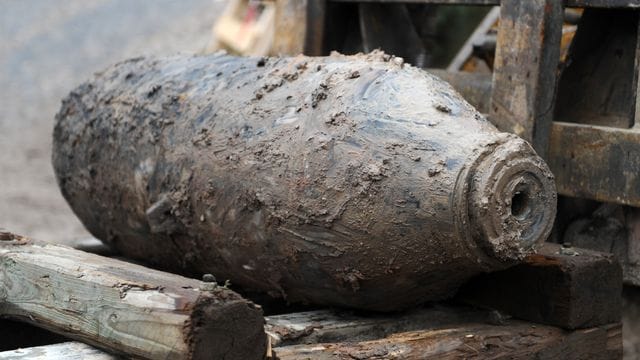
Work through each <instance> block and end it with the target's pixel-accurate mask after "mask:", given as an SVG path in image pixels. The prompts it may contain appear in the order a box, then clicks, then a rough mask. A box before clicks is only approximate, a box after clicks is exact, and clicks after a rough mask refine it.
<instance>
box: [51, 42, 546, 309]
mask: <svg viewBox="0 0 640 360" xmlns="http://www.w3.org/2000/svg"><path fill="white" fill-rule="evenodd" d="M53 162H54V168H55V171H56V174H57V177H58V182H59V185H60V187H61V189H62V192H63V194H64V196H65V198H66V199H67V201H68V202H69V204H70V205H71V207H72V208H73V209H74V211H75V213H76V214H77V215H78V216H79V217H80V219H81V220H82V221H83V223H84V224H85V226H86V227H87V229H89V231H91V232H92V233H93V234H94V235H95V236H96V237H98V238H100V239H102V240H104V241H106V242H107V243H109V244H111V245H113V246H114V247H115V248H117V249H118V250H119V251H121V252H122V253H123V254H124V255H126V256H130V257H133V258H137V259H143V260H145V261H148V262H151V263H152V264H155V265H157V266H160V267H163V268H168V269H170V270H172V271H179V272H182V273H188V274H198V273H205V272H211V273H213V274H215V275H216V276H217V277H218V278H221V279H230V280H231V281H232V282H233V283H234V284H237V285H240V286H242V287H243V288H245V289H247V290H258V291H264V292H268V293H270V294H271V295H273V296H281V297H284V298H286V299H287V300H288V301H291V302H299V301H302V302H311V303H317V304H330V305H342V306H349V307H357V308H365V309H373V310H396V309H401V308H405V307H408V306H411V305H415V304H418V303H421V302H424V301H429V300H436V299H441V298H444V297H447V296H450V295H451V294H452V293H453V292H454V291H455V290H456V289H457V287H458V286H459V285H460V284H461V283H463V282H464V281H465V280H466V279H468V278H469V277H471V276H473V275H475V274H478V273H480V272H484V271H491V270H497V269H502V268H505V267H507V266H509V265H512V264H513V263H515V262H517V261H519V260H521V259H522V258H523V257H524V256H525V255H526V254H528V253H530V252H532V251H534V249H535V246H536V245H537V244H539V243H541V242H543V241H544V240H545V239H546V237H547V236H548V234H549V232H550V231H551V226H552V223H553V218H554V215H555V202H556V191H555V186H554V183H553V177H552V175H551V173H550V171H549V169H548V168H547V166H546V164H544V162H543V161H542V160H541V159H540V158H539V157H538V156H537V155H536V154H535V152H534V151H533V150H532V149H531V147H530V146H529V145H528V144H527V143H526V142H524V141H523V140H521V139H519V138H517V137H515V136H513V135H508V134H504V133H500V132H498V131H497V130H496V129H495V128H494V127H493V126H492V125H491V124H490V123H489V122H488V121H487V120H486V119H485V118H484V117H483V116H482V115H480V114H479V113H478V112H477V111H476V110H475V109H473V108H472V107H471V106H470V105H469V104H467V103H466V102H465V101H464V100H463V99H462V98H461V97H460V96H459V95H457V94H456V93H455V92H454V91H453V89H452V88H451V87H450V86H449V85H448V84H446V83H444V82H442V81H441V80H439V79H437V78H435V77H433V76H431V75H429V74H427V73H425V72H424V71H422V70H419V69H416V68H413V67H411V66H408V65H405V64H403V63H402V61H401V59H399V58H394V57H390V56H388V55H385V54H382V53H374V54H371V55H367V56H363V55H357V56H341V55H335V54H334V55H332V56H330V57H323V58H311V57H303V56H299V57H295V58H237V57H232V56H227V55H220V54H218V55H210V56H174V57H168V58H150V59H144V58H138V59H132V60H128V61H125V62H122V63H119V64H117V65H115V66H113V67H111V68H109V69H107V70H105V71H104V72H102V73H100V74H97V75H96V76H95V78H93V79H92V80H90V81H89V82H87V83H85V84H83V85H81V86H80V87H78V88H77V89H76V90H74V91H73V92H72V93H71V94H70V95H69V96H68V97H67V98H66V99H65V100H64V102H63V105H62V108H61V110H60V113H59V114H58V115H57V117H56V126H55V130H54V156H53Z"/></svg>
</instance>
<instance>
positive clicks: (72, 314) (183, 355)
mask: <svg viewBox="0 0 640 360" xmlns="http://www.w3.org/2000/svg"><path fill="white" fill-rule="evenodd" d="M2 239H4V240H2V241H0V284H1V286H0V314H1V316H3V317H9V318H13V319H17V320H21V321H25V322H29V323H32V324H34V325H37V326H39V327H42V328H45V329H48V330H50V331H53V332H56V333H60V334H64V335H66V336H68V337H70V338H72V339H77V340H81V341H83V342H86V343H88V344H91V345H94V346H96V347H99V348H102V349H106V350H108V351H112V352H117V353H123V354H127V355H128V356H135V357H143V358H148V359H199V358H209V357H211V356H220V357H224V356H228V357H235V358H246V359H253V358H255V359H258V358H262V357H263V356H264V354H265V352H266V335H265V334H264V330H263V321H264V319H263V317H262V312H261V310H260V309H259V308H258V307H256V306H255V305H253V304H252V303H250V302H249V301H246V300H244V299H243V298H242V297H240V296H239V295H237V294H236V293H234V292H232V291H230V290H228V289H226V288H223V287H220V286H214V285H215V284H214V283H203V282H201V281H197V280H194V279H188V278H185V277H182V276H178V275H174V274H169V273H164V272H160V271H155V270H151V269H148V268H145V267H142V266H139V265H133V264H130V263H126V262H123V261H118V260H114V259H109V258H105V257H101V256H98V255H93V254H88V253H84V252H82V251H78V250H74V249H71V248H67V247H63V246H59V245H51V244H40V243H35V242H33V241H31V240H29V239H26V238H23V237H19V236H15V235H11V236H7V234H6V233H5V235H4V236H2Z"/></svg>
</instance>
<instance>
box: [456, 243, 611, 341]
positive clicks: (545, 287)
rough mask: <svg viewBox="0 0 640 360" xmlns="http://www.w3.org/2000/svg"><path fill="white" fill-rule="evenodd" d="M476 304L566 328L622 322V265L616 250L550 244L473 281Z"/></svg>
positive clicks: (470, 290)
mask: <svg viewBox="0 0 640 360" xmlns="http://www.w3.org/2000/svg"><path fill="white" fill-rule="evenodd" d="M458 298H459V299H462V300H463V301H465V302H468V303H470V304H473V305H476V306H481V307H487V308H492V309H497V310H500V311H503V312H505V313H507V314H509V315H512V316H514V317H517V318H520V319H524V320H528V321H533V322H536V323H542V324H548V325H554V326H559V327H562V328H566V329H576V328H589V327H595V326H600V325H604V324H609V323H616V322H619V321H620V318H621V309H622V269H621V268H620V264H619V263H618V261H617V260H616V259H615V258H614V256H613V255H611V254H605V253H601V252H597V251H591V250H586V249H579V248H564V247H561V246H560V245H557V244H550V243H547V244H545V245H544V247H542V248H541V249H540V250H539V251H538V254H536V255H531V256H529V257H528V258H527V259H526V260H525V262H524V263H523V264H520V265H516V266H514V267H512V268H510V269H507V270H504V271H500V272H495V273H491V274H485V275H481V276H479V277H477V278H476V279H474V280H472V281H470V282H469V283H468V284H467V285H466V286H465V287H463V288H462V289H461V291H460V293H459V294H458Z"/></svg>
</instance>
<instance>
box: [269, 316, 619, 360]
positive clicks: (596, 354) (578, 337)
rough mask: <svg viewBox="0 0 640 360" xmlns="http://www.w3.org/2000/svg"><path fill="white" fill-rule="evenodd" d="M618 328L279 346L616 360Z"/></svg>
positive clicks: (457, 328) (294, 354)
mask: <svg viewBox="0 0 640 360" xmlns="http://www.w3.org/2000/svg"><path fill="white" fill-rule="evenodd" d="M621 334H622V329H621V325H619V324H615V325H608V326H602V327H597V328H591V329H584V330H577V331H573V332H567V331H564V330H562V329H559V328H555V327H550V326H544V325H532V324H531V323H526V322H518V321H508V322H507V323H505V324H503V325H488V324H477V323H467V324H455V325H454V324H452V325H451V326H450V327H449V328H445V329H439V330H426V331H413V332H405V333H397V334H393V335H391V336H389V337H386V338H384V339H378V340H371V341H363V342H355V343H354V342H343V343H321V344H308V345H307V344H305V345H292V346H284V347H279V348H278V347H277V348H275V349H274V353H275V355H276V356H277V357H278V359H280V360H288V359H310V360H325V359H430V358H437V359H465V358H487V359H488V358H491V359H495V358H508V359H538V360H543V359H545V360H546V359H549V360H551V359H620V358H622V336H621Z"/></svg>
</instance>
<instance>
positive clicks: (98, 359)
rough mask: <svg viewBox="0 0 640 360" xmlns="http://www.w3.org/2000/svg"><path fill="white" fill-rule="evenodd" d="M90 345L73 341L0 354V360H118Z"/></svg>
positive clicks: (116, 357)
mask: <svg viewBox="0 0 640 360" xmlns="http://www.w3.org/2000/svg"><path fill="white" fill-rule="evenodd" d="M117 359H119V357H118V356H115V355H111V354H108V353H105V352H103V351H101V350H98V349H96V348H94V347H92V346H90V345H87V344H84V343H81V342H77V341H71V342H65V343H61V344H54V345H43V346H34V347H29V348H24V349H17V350H11V351H4V352H0V360H117Z"/></svg>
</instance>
